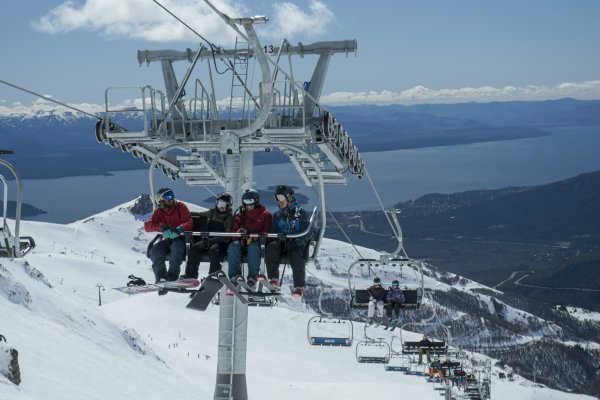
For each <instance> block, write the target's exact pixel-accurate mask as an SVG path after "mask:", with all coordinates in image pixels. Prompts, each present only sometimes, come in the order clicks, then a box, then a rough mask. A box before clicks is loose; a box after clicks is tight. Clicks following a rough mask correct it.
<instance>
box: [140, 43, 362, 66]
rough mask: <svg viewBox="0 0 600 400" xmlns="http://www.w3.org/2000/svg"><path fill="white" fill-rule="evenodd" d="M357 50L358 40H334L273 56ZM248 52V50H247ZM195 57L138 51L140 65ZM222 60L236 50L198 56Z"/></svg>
mask: <svg viewBox="0 0 600 400" xmlns="http://www.w3.org/2000/svg"><path fill="white" fill-rule="evenodd" d="M356 50H357V42H356V39H352V40H334V41H326V42H316V43H311V44H302V43H301V42H298V45H296V46H292V45H290V44H286V45H284V46H281V47H274V48H273V54H277V53H279V51H281V55H290V56H294V55H299V56H301V57H303V56H304V55H308V54H316V55H320V54H321V53H322V52H323V51H327V52H329V53H330V54H336V53H346V54H348V53H356ZM245 51H246V50H245ZM247 53H248V56H249V57H254V55H255V54H254V53H255V51H254V49H253V48H250V49H248V50H247ZM194 56H195V51H193V50H192V49H189V48H188V49H185V51H178V50H138V55H137V58H138V62H139V63H140V65H142V64H143V63H146V64H150V63H151V62H157V61H163V60H169V61H188V62H190V63H191V62H192V61H193V59H194ZM215 56H216V57H217V58H222V59H230V58H235V57H236V51H235V50H224V49H217V50H215V52H214V53H213V51H212V50H210V49H207V48H203V49H202V50H201V51H200V55H199V56H198V58H199V60H202V61H203V60H205V59H212V58H213V57H215Z"/></svg>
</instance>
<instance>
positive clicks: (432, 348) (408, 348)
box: [402, 340, 448, 356]
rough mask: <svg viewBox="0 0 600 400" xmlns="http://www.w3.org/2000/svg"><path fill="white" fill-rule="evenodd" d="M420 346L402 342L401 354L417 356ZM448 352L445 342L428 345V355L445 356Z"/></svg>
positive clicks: (415, 343)
mask: <svg viewBox="0 0 600 400" xmlns="http://www.w3.org/2000/svg"><path fill="white" fill-rule="evenodd" d="M420 350H421V346H420V345H419V342H408V341H406V342H404V343H403V344H402V354H419V351H420ZM447 351H448V344H447V343H446V342H445V341H443V340H442V341H432V342H431V343H430V345H429V354H431V355H432V356H433V355H437V356H439V355H445V354H446V353H447Z"/></svg>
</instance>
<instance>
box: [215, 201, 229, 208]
mask: <svg viewBox="0 0 600 400" xmlns="http://www.w3.org/2000/svg"><path fill="white" fill-rule="evenodd" d="M227 204H228V203H227V202H226V201H225V200H217V208H227Z"/></svg>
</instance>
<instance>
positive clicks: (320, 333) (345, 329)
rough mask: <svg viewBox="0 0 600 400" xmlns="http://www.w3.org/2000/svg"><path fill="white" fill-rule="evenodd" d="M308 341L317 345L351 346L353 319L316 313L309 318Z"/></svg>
mask: <svg viewBox="0 0 600 400" xmlns="http://www.w3.org/2000/svg"><path fill="white" fill-rule="evenodd" d="M306 335H307V337H308V343H310V344H312V345H316V346H350V345H351V344H352V339H353V336H354V328H353V325H352V321H348V320H344V319H339V318H337V319H336V318H328V317H322V316H319V315H316V316H314V317H312V318H311V319H310V320H308V325H307V328H306Z"/></svg>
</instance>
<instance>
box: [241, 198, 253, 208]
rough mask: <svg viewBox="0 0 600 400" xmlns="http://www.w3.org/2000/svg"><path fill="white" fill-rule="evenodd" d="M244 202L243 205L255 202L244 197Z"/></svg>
mask: <svg viewBox="0 0 600 400" xmlns="http://www.w3.org/2000/svg"><path fill="white" fill-rule="evenodd" d="M242 201H243V202H244V204H245V205H247V206H251V205H252V204H254V203H255V201H254V199H244V200H242Z"/></svg>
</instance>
